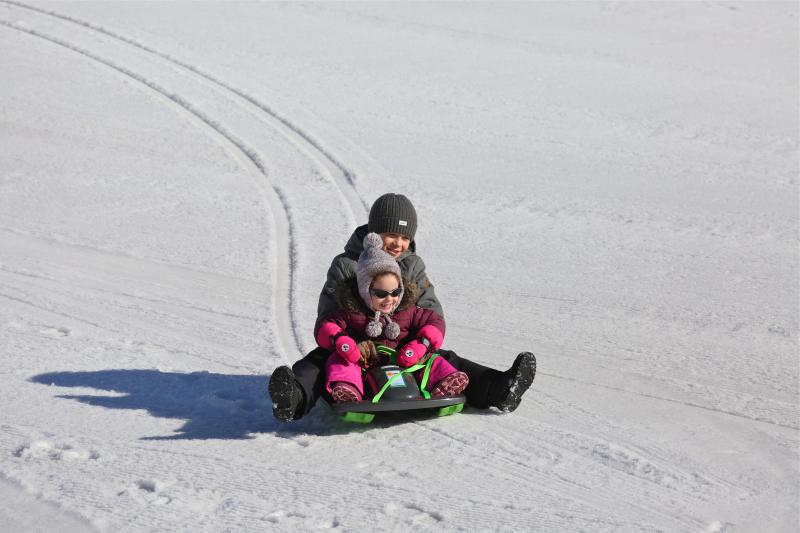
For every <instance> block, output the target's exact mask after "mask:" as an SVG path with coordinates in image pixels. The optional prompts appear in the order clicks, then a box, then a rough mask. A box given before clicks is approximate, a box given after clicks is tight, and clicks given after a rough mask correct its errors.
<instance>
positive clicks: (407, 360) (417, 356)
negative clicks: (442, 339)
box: [397, 340, 428, 368]
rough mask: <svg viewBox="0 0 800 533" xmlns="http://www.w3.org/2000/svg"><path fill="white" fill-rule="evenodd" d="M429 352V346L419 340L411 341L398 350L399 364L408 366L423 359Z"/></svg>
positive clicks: (404, 366)
mask: <svg viewBox="0 0 800 533" xmlns="http://www.w3.org/2000/svg"><path fill="white" fill-rule="evenodd" d="M427 353H428V348H427V346H425V345H424V344H422V343H421V342H419V341H417V340H414V341H411V342H409V343H408V344H406V345H405V346H403V347H402V348H400V349H399V350H398V351H397V364H398V365H400V366H401V367H403V368H407V367H409V366H411V365H415V364H417V363H419V362H420V361H422V359H423V358H424V357H425V355H426V354H427Z"/></svg>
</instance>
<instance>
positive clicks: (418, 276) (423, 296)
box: [409, 256, 444, 317]
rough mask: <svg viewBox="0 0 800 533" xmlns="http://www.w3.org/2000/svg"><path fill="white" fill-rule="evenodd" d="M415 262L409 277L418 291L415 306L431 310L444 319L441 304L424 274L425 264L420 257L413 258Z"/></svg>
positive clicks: (425, 273) (426, 275) (426, 274)
mask: <svg viewBox="0 0 800 533" xmlns="http://www.w3.org/2000/svg"><path fill="white" fill-rule="evenodd" d="M415 259H416V261H414V263H413V264H412V265H411V271H410V272H409V277H410V278H411V281H413V282H414V283H415V284H416V285H417V288H418V289H419V298H418V299H417V306H419V307H422V308H424V309H432V310H433V311H435V312H436V314H437V315H439V316H440V317H444V310H443V309H442V304H441V303H440V302H439V299H438V298H437V297H436V293H435V292H434V290H433V283H431V280H430V279H429V278H428V273H427V272H425V262H424V261H423V260H422V258H421V257H420V256H415Z"/></svg>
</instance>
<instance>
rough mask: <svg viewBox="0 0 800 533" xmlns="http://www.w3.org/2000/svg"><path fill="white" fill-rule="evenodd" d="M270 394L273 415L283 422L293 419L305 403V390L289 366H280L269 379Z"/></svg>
mask: <svg viewBox="0 0 800 533" xmlns="http://www.w3.org/2000/svg"><path fill="white" fill-rule="evenodd" d="M269 396H270V398H272V416H274V417H275V418H277V419H278V420H280V421H281V422H288V421H289V420H293V419H294V417H295V415H296V414H297V411H298V409H299V407H300V405H301V404H302V403H303V391H302V390H301V389H300V385H298V384H297V381H295V379H294V372H292V369H291V368H289V367H288V366H279V367H278V368H276V369H275V372H273V373H272V377H271V378H270V379H269Z"/></svg>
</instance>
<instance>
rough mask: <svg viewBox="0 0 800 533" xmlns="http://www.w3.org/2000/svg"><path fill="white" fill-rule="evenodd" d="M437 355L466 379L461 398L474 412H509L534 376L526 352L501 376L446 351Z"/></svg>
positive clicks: (532, 360)
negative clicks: (474, 408) (465, 400)
mask: <svg viewBox="0 0 800 533" xmlns="http://www.w3.org/2000/svg"><path fill="white" fill-rule="evenodd" d="M438 353H439V355H441V356H442V357H444V358H445V359H446V360H447V362H448V363H450V364H451V365H453V366H454V367H455V368H457V369H458V370H461V371H462V372H464V373H466V374H467V376H469V385H467V388H466V390H464V395H465V396H466V397H467V404H469V405H470V406H472V407H476V408H478V409H487V408H489V407H497V408H498V409H500V410H501V411H506V412H510V411H513V410H514V409H516V408H517V407H518V406H519V403H520V401H522V395H523V394H524V393H525V391H527V390H528V388H529V387H530V386H531V384H532V383H533V378H534V376H535V375H536V358H535V357H534V355H533V354H532V353H530V352H522V353H520V354H519V355H518V356H517V358H516V359H515V360H514V363H513V364H512V365H511V368H509V369H508V370H506V371H505V372H501V371H499V370H495V369H494V368H489V367H486V366H483V365H480V364H478V363H475V362H473V361H470V360H469V359H465V358H463V357H460V356H459V355H457V354H456V353H455V352H452V351H450V350H439V352H438Z"/></svg>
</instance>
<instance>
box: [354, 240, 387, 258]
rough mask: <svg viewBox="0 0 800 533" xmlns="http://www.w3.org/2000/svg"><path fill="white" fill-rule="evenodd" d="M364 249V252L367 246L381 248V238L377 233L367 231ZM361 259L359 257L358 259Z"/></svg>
mask: <svg viewBox="0 0 800 533" xmlns="http://www.w3.org/2000/svg"><path fill="white" fill-rule="evenodd" d="M363 243H364V251H365V252H366V251H367V249H369V248H377V249H379V250H383V239H381V236H380V235H378V234H377V233H367V236H366V237H364V241H363ZM360 260H361V259H360V258H359V261H360Z"/></svg>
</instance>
